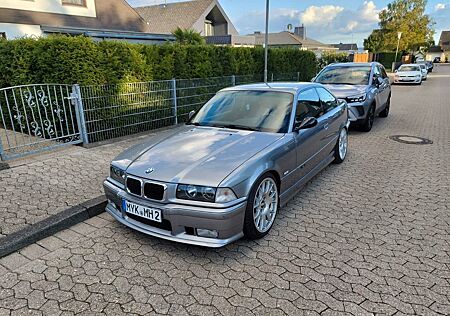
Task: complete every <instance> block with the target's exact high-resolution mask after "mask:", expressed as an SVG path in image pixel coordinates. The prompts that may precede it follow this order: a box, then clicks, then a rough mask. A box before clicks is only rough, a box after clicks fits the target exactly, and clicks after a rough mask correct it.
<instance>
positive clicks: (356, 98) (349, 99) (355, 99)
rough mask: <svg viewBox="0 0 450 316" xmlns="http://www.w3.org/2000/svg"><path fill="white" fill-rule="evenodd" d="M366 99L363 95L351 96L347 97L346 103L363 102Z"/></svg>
mask: <svg viewBox="0 0 450 316" xmlns="http://www.w3.org/2000/svg"><path fill="white" fill-rule="evenodd" d="M366 97H367V95H366V94H365V93H363V94H358V95H353V96H351V97H347V102H348V103H356V102H358V103H360V102H364V101H365V100H366Z"/></svg>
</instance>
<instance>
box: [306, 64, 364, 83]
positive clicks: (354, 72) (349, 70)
mask: <svg viewBox="0 0 450 316" xmlns="http://www.w3.org/2000/svg"><path fill="white" fill-rule="evenodd" d="M369 78H370V67H369V66H328V67H326V68H324V70H322V71H321V72H320V73H319V75H318V76H317V78H316V79H315V80H314V81H315V82H319V83H323V84H352V85H367V84H369Z"/></svg>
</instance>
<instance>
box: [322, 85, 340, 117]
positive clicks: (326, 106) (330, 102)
mask: <svg viewBox="0 0 450 316" xmlns="http://www.w3.org/2000/svg"><path fill="white" fill-rule="evenodd" d="M317 92H318V93H319V97H320V101H321V102H322V107H323V110H324V112H325V113H326V112H328V111H330V110H332V109H334V108H336V107H337V106H338V101H337V99H336V98H335V97H334V95H332V94H331V93H330V92H328V91H327V90H325V89H324V88H317Z"/></svg>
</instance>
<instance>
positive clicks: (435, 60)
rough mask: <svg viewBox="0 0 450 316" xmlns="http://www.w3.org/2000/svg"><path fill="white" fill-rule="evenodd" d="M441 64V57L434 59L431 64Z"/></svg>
mask: <svg viewBox="0 0 450 316" xmlns="http://www.w3.org/2000/svg"><path fill="white" fill-rule="evenodd" d="M440 62H441V57H434V59H433V63H436V64H439V63H440Z"/></svg>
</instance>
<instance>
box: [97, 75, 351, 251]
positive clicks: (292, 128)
mask: <svg viewBox="0 0 450 316" xmlns="http://www.w3.org/2000/svg"><path fill="white" fill-rule="evenodd" d="M190 116H192V117H191V119H190V120H189V122H188V123H187V124H186V125H185V126H182V127H179V128H177V129H172V130H168V131H166V132H163V133H159V134H158V135H157V136H155V137H154V138H151V139H148V140H146V141H145V142H144V143H142V144H140V145H137V146H135V147H132V148H130V149H128V150H126V151H124V152H123V153H121V154H120V155H119V156H118V157H117V158H116V159H114V161H112V163H111V172H110V176H109V177H108V178H107V179H106V181H105V182H104V189H105V193H106V197H107V198H108V205H107V207H106V210H107V211H108V212H109V213H110V214H111V215H112V216H113V217H114V218H115V219H116V220H117V221H119V222H120V223H122V224H124V225H126V226H128V227H130V228H132V229H135V230H137V231H140V232H143V233H145V234H148V235H152V236H156V237H160V238H163V239H168V240H172V241H178V242H183V243H188V244H194V245H200V246H208V247H221V246H224V245H226V244H228V243H230V242H233V241H234V240H237V239H239V238H241V237H242V236H246V237H247V238H249V239H258V238H261V237H263V236H265V235H266V234H267V233H268V232H269V230H270V229H271V228H272V226H273V224H274V221H275V219H276V216H277V213H278V209H279V207H280V205H283V204H285V203H287V201H288V200H289V199H290V198H292V197H293V196H294V195H295V194H296V192H297V191H298V190H299V189H301V187H302V186H303V185H304V184H305V183H306V182H307V181H308V180H310V179H311V178H312V177H313V176H314V175H316V174H317V173H318V172H319V171H320V170H322V169H323V168H325V167H326V166H327V165H328V164H330V163H331V162H333V161H334V162H336V163H341V162H343V161H344V159H345V157H346V155H347V146H348V145H347V144H348V142H347V129H348V125H349V123H348V110H347V104H346V103H345V102H343V101H340V100H338V99H336V98H335V97H334V96H333V94H332V93H331V92H329V91H328V90H327V89H325V88H324V87H323V86H322V85H319V84H314V83H276V84H275V83H274V84H270V85H266V84H254V85H245V86H237V87H232V88H227V89H224V90H221V91H220V92H218V93H217V94H216V95H215V96H214V97H213V98H212V99H211V100H210V101H209V102H207V103H206V104H205V105H204V106H203V107H202V108H201V109H200V110H199V111H198V112H197V114H195V113H190Z"/></svg>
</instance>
